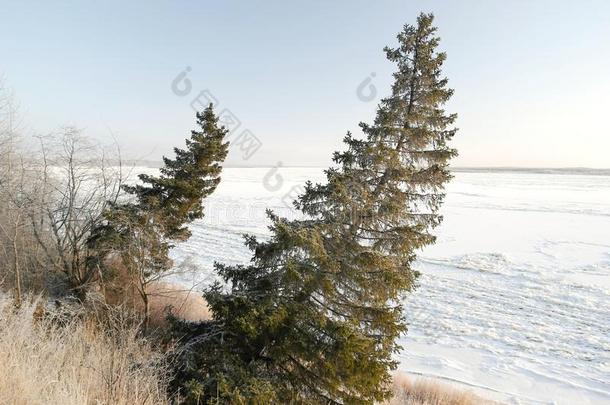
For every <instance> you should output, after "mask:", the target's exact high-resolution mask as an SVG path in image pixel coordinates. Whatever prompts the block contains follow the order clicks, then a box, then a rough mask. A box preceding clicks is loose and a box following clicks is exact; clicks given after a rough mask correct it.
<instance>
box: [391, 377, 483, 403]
mask: <svg viewBox="0 0 610 405" xmlns="http://www.w3.org/2000/svg"><path fill="white" fill-rule="evenodd" d="M393 385H394V387H393V390H394V398H392V399H391V400H389V401H387V402H385V403H384V405H482V404H489V405H490V404H492V403H493V402H490V401H487V400H484V399H482V398H480V397H478V396H476V395H474V394H473V393H471V392H469V391H463V390H459V389H456V388H452V387H451V386H448V385H445V384H441V383H438V382H436V381H434V380H431V379H422V378H419V379H411V378H409V377H407V376H404V375H400V374H397V375H395V376H394V384H393Z"/></svg>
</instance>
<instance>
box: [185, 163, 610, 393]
mask: <svg viewBox="0 0 610 405" xmlns="http://www.w3.org/2000/svg"><path fill="white" fill-rule="evenodd" d="M269 170H270V169H268V168H228V169H225V170H224V173H223V176H222V177H223V179H222V182H221V184H220V186H219V187H218V189H217V191H216V193H215V194H214V195H213V196H212V197H211V198H210V199H208V201H207V202H206V217H205V218H204V219H203V220H201V221H199V222H196V223H195V224H193V226H192V230H193V237H192V238H191V239H190V240H189V241H188V242H187V243H184V244H181V245H179V246H178V247H176V248H175V249H174V252H173V257H174V258H175V259H176V262H177V263H179V262H181V261H183V260H189V261H192V262H194V263H195V264H196V265H197V267H198V268H200V269H201V272H200V273H199V274H198V275H197V276H196V277H194V278H195V279H197V280H199V281H200V282H201V283H202V284H205V283H207V282H209V281H210V277H209V275H210V270H211V269H212V264H213V262H214V261H219V262H224V263H243V262H247V261H248V260H249V258H250V252H249V251H248V250H247V249H246V247H245V246H244V245H243V243H242V237H241V235H242V234H243V233H250V234H255V235H259V236H261V237H264V236H265V235H266V234H267V228H266V226H267V221H266V217H265V213H264V211H265V209H266V208H271V209H273V210H275V211H276V212H277V213H279V214H281V215H292V213H291V210H290V208H289V206H288V205H287V204H288V203H289V202H290V200H292V197H293V196H294V195H296V194H297V193H298V192H299V189H300V186H301V185H302V184H303V183H304V182H305V181H306V180H312V181H323V180H324V177H323V174H322V169H320V168H282V169H280V170H279V171H277V172H275V173H274V172H271V173H270V172H269ZM266 175H267V176H266ZM276 175H277V176H276ZM265 178H266V180H265ZM442 214H443V215H444V217H445V220H444V223H443V225H442V226H441V227H440V228H438V229H437V231H436V234H437V235H438V242H437V244H436V245H435V246H431V247H429V248H427V249H425V250H424V251H423V252H421V254H420V255H419V260H418V262H417V264H416V266H417V268H418V269H419V270H420V271H421V272H422V277H421V278H420V280H419V281H420V287H419V288H418V289H417V290H416V292H415V293H414V294H412V295H411V296H410V298H409V299H408V302H407V306H406V316H407V318H408V319H409V322H410V328H409V333H408V334H407V335H406V336H405V337H404V338H403V339H402V340H401V343H402V345H403V352H402V353H401V354H400V355H399V356H398V357H399V359H400V367H399V368H400V370H402V371H405V372H408V373H412V374H421V375H426V376H434V377H437V378H441V379H445V380H447V381H452V382H455V383H460V384H465V385H468V386H470V387H471V388H472V389H473V390H475V391H477V392H480V393H482V394H483V395H485V396H487V397H489V398H495V399H498V400H502V401H504V402H506V403H514V404H554V403H556V404H579V405H580V404H582V405H586V404H602V403H610V299H609V298H610V176H603V175H589V174H552V173H551V174H541V173H530V172H508V171H503V172H458V173H455V179H454V180H453V181H452V183H451V184H450V186H449V187H448V196H447V200H446V204H445V205H444V207H443V209H442ZM179 281H181V282H184V283H192V282H193V279H192V278H191V277H183V278H182V279H180V280H179Z"/></svg>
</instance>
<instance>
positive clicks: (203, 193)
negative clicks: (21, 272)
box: [89, 104, 228, 322]
mask: <svg viewBox="0 0 610 405" xmlns="http://www.w3.org/2000/svg"><path fill="white" fill-rule="evenodd" d="M196 117H197V126H198V129H197V130H193V131H191V137H190V139H187V140H186V149H180V148H174V153H175V158H174V159H170V158H167V157H164V158H163V161H164V166H163V167H162V168H161V170H160V176H151V175H147V174H141V175H139V179H140V182H141V184H137V185H133V186H125V187H124V190H125V191H126V192H127V193H128V194H129V195H131V196H132V198H131V199H130V200H128V201H126V202H122V203H117V204H112V205H111V207H110V209H108V210H107V212H106V213H105V222H104V224H103V225H102V226H100V227H98V228H97V229H95V231H94V232H93V233H92V235H91V237H90V239H89V246H90V247H91V248H92V249H93V251H94V252H95V254H94V255H93V256H92V257H90V258H89V265H90V266H97V267H98V268H100V269H102V268H103V269H104V270H106V271H105V273H106V274H105V275H106V276H110V277H112V275H113V274H112V270H113V269H111V268H108V266H106V263H107V259H108V258H109V257H110V256H115V257H116V256H118V257H120V262H121V264H122V267H123V268H125V269H126V270H127V272H128V273H129V274H128V276H129V277H130V278H131V282H132V286H133V287H135V288H136V289H137V291H138V292H139V294H140V296H141V298H142V300H143V303H144V308H145V320H146V322H147V321H148V294H147V291H146V290H147V289H146V287H147V285H148V284H149V283H150V282H151V281H154V280H157V279H158V278H160V277H162V276H163V275H164V273H166V272H167V271H168V270H169V269H170V268H171V267H172V261H171V260H170V258H169V250H170V248H171V247H172V244H173V243H175V242H177V241H184V240H186V239H188V238H189V237H190V231H189V230H188V228H187V227H186V225H188V224H189V223H190V222H192V221H193V220H195V219H198V218H202V217H203V199H204V198H206V197H207V196H209V195H210V194H211V193H212V192H214V190H215V189H216V187H217V186H218V184H219V182H220V174H221V171H222V166H221V165H222V162H223V161H224V159H225V158H226V156H227V152H228V142H225V141H224V138H225V136H226V134H227V132H228V130H227V129H226V128H224V127H223V126H218V118H217V117H216V115H215V114H214V111H213V106H212V105H211V104H210V105H209V106H208V107H207V108H206V109H205V110H204V111H203V112H201V113H197V114H196ZM100 273H104V272H100ZM108 273H110V274H108ZM122 281H124V280H122Z"/></svg>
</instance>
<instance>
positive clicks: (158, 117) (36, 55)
mask: <svg viewBox="0 0 610 405" xmlns="http://www.w3.org/2000/svg"><path fill="white" fill-rule="evenodd" d="M420 11H432V12H434V13H435V15H436V17H437V18H436V24H437V25H438V27H439V33H440V35H441V37H442V43H441V48H442V49H443V50H445V51H447V53H448V60H447V63H446V67H445V72H446V75H447V76H448V77H449V79H450V84H451V86H452V87H453V88H454V89H455V97H454V98H453V100H452V102H451V103H450V105H449V106H448V109H449V110H450V111H452V112H457V113H458V114H459V120H458V126H459V127H460V129H461V130H460V132H459V133H458V135H457V136H456V139H455V142H454V145H455V146H456V147H457V148H458V149H459V151H460V157H459V158H458V159H457V160H456V162H455V164H456V165H459V166H530V167H549V166H552V167H558V166H588V167H610V159H609V158H608V152H609V149H610V136H609V135H610V131H609V130H608V124H607V122H606V120H605V118H606V116H607V115H608V112H607V110H608V107H610V102H609V100H608V95H609V94H610V78H609V76H608V75H609V73H610V2H607V1H601V0H600V1H578V2H577V1H483V0H480V1H460V2H457V1H442V2H441V1H405V0H403V1H375V2H371V1H307V2H305V1H302V2H298V3H297V2H296V1H294V2H287V1H241V2H239V1H222V2H221V1H215V2H212V1H189V2H187V1H166V2H161V1H141V2H123V1H116V2H111V1H105V2H93V1H91V2H86V1H74V2H48V1H40V2H31V1H15V2H7V1H1V2H0V73H1V74H2V75H3V76H4V78H5V81H6V82H7V83H8V84H9V85H10V86H11V87H12V88H13V89H14V91H15V93H16V95H17V98H18V101H19V103H20V105H21V115H22V121H23V123H24V127H25V128H26V129H27V131H28V132H30V133H32V132H36V133H46V132H50V131H52V130H54V129H56V128H57V127H59V126H62V125H66V124H70V125H75V126H78V127H81V128H84V129H85V130H86V132H87V133H88V134H90V135H91V136H94V137H98V138H104V137H107V136H108V129H111V130H112V131H113V132H114V133H115V134H116V136H117V138H118V139H119V141H120V143H121V145H122V148H123V151H124V153H125V155H126V156H127V157H129V158H143V159H151V160H154V159H158V158H160V156H161V155H162V154H164V153H168V152H169V151H170V150H171V147H172V146H174V145H180V146H181V145H182V144H183V139H184V138H185V137H186V136H188V134H189V132H188V131H189V130H190V129H191V128H192V126H193V113H192V110H191V107H190V106H189V104H190V102H191V101H192V99H193V98H194V97H195V96H196V95H197V93H199V91H200V90H204V89H209V90H210V91H211V92H212V93H213V94H214V96H215V97H216V98H217V99H218V100H219V107H220V109H223V108H228V109H230V110H231V111H232V112H233V113H234V114H235V115H236V116H237V117H238V118H239V119H240V121H241V122H242V124H241V128H239V129H238V133H239V132H240V130H241V129H249V130H250V131H251V132H252V133H253V134H254V135H255V136H256V137H257V138H258V139H260V141H261V142H262V147H261V148H260V149H259V150H258V151H256V152H255V153H254V154H253V155H252V156H251V157H250V158H249V159H244V157H243V155H242V154H241V153H240V151H239V150H236V149H234V150H232V152H231V155H230V160H229V163H230V164H233V165H265V164H266V165H273V164H275V163H276V162H277V161H282V162H283V163H284V165H285V166H288V165H326V164H328V162H329V158H330V155H331V152H332V151H333V150H335V149H337V148H339V147H340V141H341V139H342V137H343V136H344V134H345V132H346V131H347V130H352V131H357V128H358V126H357V124H358V122H359V121H371V120H372V119H373V115H374V110H375V105H376V101H377V100H374V101H370V102H365V101H362V100H360V99H359V98H358V97H357V95H356V89H357V87H358V85H359V84H360V83H361V82H362V81H363V80H364V79H366V78H367V77H369V75H370V74H371V73H375V77H373V78H372V84H373V85H374V86H375V88H376V89H377V98H379V97H381V96H384V95H385V94H387V92H388V89H389V85H390V83H391V72H392V70H393V66H392V65H391V64H390V63H389V62H387V61H386V60H385V57H384V54H383V52H382V48H383V47H384V46H385V45H393V44H395V34H396V33H397V32H398V31H399V30H400V29H401V27H402V25H403V24H404V23H413V22H414V21H415V18H416V16H417V14H418V13H419V12H420ZM187 66H189V67H190V68H191V72H190V73H189V75H188V78H189V80H190V81H191V83H192V87H193V89H192V91H191V93H190V94H189V95H187V96H183V97H180V96H177V95H176V94H174V93H173V92H172V90H171V82H172V80H173V79H174V78H175V77H176V76H177V75H178V74H179V73H180V72H181V71H182V70H183V69H185V67H187Z"/></svg>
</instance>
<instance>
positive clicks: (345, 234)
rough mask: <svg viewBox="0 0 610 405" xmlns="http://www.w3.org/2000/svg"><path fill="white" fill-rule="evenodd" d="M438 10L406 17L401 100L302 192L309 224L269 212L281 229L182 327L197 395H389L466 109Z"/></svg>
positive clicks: (187, 370)
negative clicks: (450, 80) (456, 93)
mask: <svg viewBox="0 0 610 405" xmlns="http://www.w3.org/2000/svg"><path fill="white" fill-rule="evenodd" d="M432 22H433V16H432V15H431V14H421V15H420V16H419V17H418V20H417V25H416V26H411V25H406V26H405V27H404V29H403V31H402V32H401V33H400V34H399V35H398V42H399V44H398V47H397V48H386V49H385V52H386V54H387V57H388V59H389V60H390V61H392V62H394V63H396V65H397V70H396V72H395V73H394V79H395V81H394V84H393V86H392V92H391V95H390V96H389V97H388V98H385V99H383V100H382V101H381V103H380V105H379V108H378V111H377V116H376V119H375V121H374V123H373V124H370V125H368V124H361V128H362V131H363V132H364V134H365V136H364V138H363V139H357V138H355V137H353V136H352V135H351V134H349V133H348V135H347V136H346V137H345V144H346V150H345V151H344V152H337V153H335V155H334V162H336V167H334V168H331V169H328V170H327V171H326V175H327V182H326V183H325V184H316V185H314V184H311V183H308V184H307V186H306V190H305V192H304V194H303V195H302V196H300V197H299V198H298V199H297V200H296V201H295V207H296V209H298V210H300V211H301V212H303V213H304V214H306V219H304V220H292V221H290V220H287V219H285V218H280V217H278V216H276V215H274V214H273V213H272V212H269V218H270V220H271V223H272V224H271V226H270V230H271V238H270V240H268V241H262V242H261V241H258V240H257V239H256V238H254V237H252V236H249V237H247V245H248V247H249V248H250V249H251V250H252V252H253V257H252V262H251V264H250V265H247V266H226V265H222V264H217V266H216V269H217V272H218V273H219V275H220V276H222V277H223V278H224V280H225V281H226V282H227V284H228V286H229V290H227V288H226V287H225V286H223V285H220V284H217V285H215V286H214V287H212V288H211V289H210V290H209V291H207V292H206V294H205V297H206V299H207V301H208V303H209V305H210V307H211V309H212V313H213V320H212V321H210V322H205V323H202V324H199V325H196V326H192V325H186V324H182V325H180V328H178V330H177V333H178V334H183V336H184V335H186V336H187V337H190V338H191V339H190V340H189V339H188V338H187V346H186V349H185V350H183V351H182V356H183V359H182V360H183V362H182V363H181V364H182V367H181V369H180V370H179V371H178V375H177V380H178V381H183V382H187V383H186V384H184V387H185V388H186V391H187V393H188V394H189V395H191V398H193V402H196V401H200V400H201V401H213V403H217V401H218V403H220V402H222V403H295V404H296V403H306V404H359V403H373V402H375V401H381V400H384V399H386V398H388V396H389V395H390V392H389V387H390V379H391V375H390V372H391V370H392V369H394V368H395V367H396V361H395V360H394V358H393V355H394V354H395V353H396V352H397V351H398V350H399V349H400V348H399V346H398V344H397V338H398V336H399V335H400V334H401V333H403V332H405V331H406V323H405V320H404V314H403V312H402V306H401V302H402V298H403V297H404V294H405V293H407V292H409V291H411V290H412V289H413V288H414V286H415V280H416V277H417V272H416V271H415V270H414V269H413V268H412V264H413V261H414V259H415V254H416V251H417V250H418V249H420V248H422V247H424V246H426V245H429V244H431V243H433V242H434V236H433V235H432V234H431V233H430V232H431V230H432V228H434V227H435V226H437V225H438V224H439V223H440V221H441V217H440V216H439V214H438V210H439V206H440V204H441V202H442V200H443V197H444V194H443V186H444V184H445V183H446V182H447V181H448V180H449V179H450V177H451V176H450V173H449V170H448V161H449V160H450V158H451V157H453V156H455V155H456V151H455V150H454V149H452V148H450V147H449V146H448V145H447V141H449V140H450V139H451V137H452V136H453V135H454V134H455V132H456V129H455V128H453V127H452V124H453V123H454V121H455V119H456V115H455V114H447V113H446V112H445V111H444V110H443V105H444V104H445V103H446V102H447V101H448V100H449V98H450V97H451V95H452V90H451V89H449V88H447V79H446V78H444V77H443V76H442V73H441V66H442V64H443V62H444V60H445V54H444V53H442V52H437V51H436V48H437V46H438V44H439V38H438V37H437V36H436V28H435V27H434V26H433V25H432Z"/></svg>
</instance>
